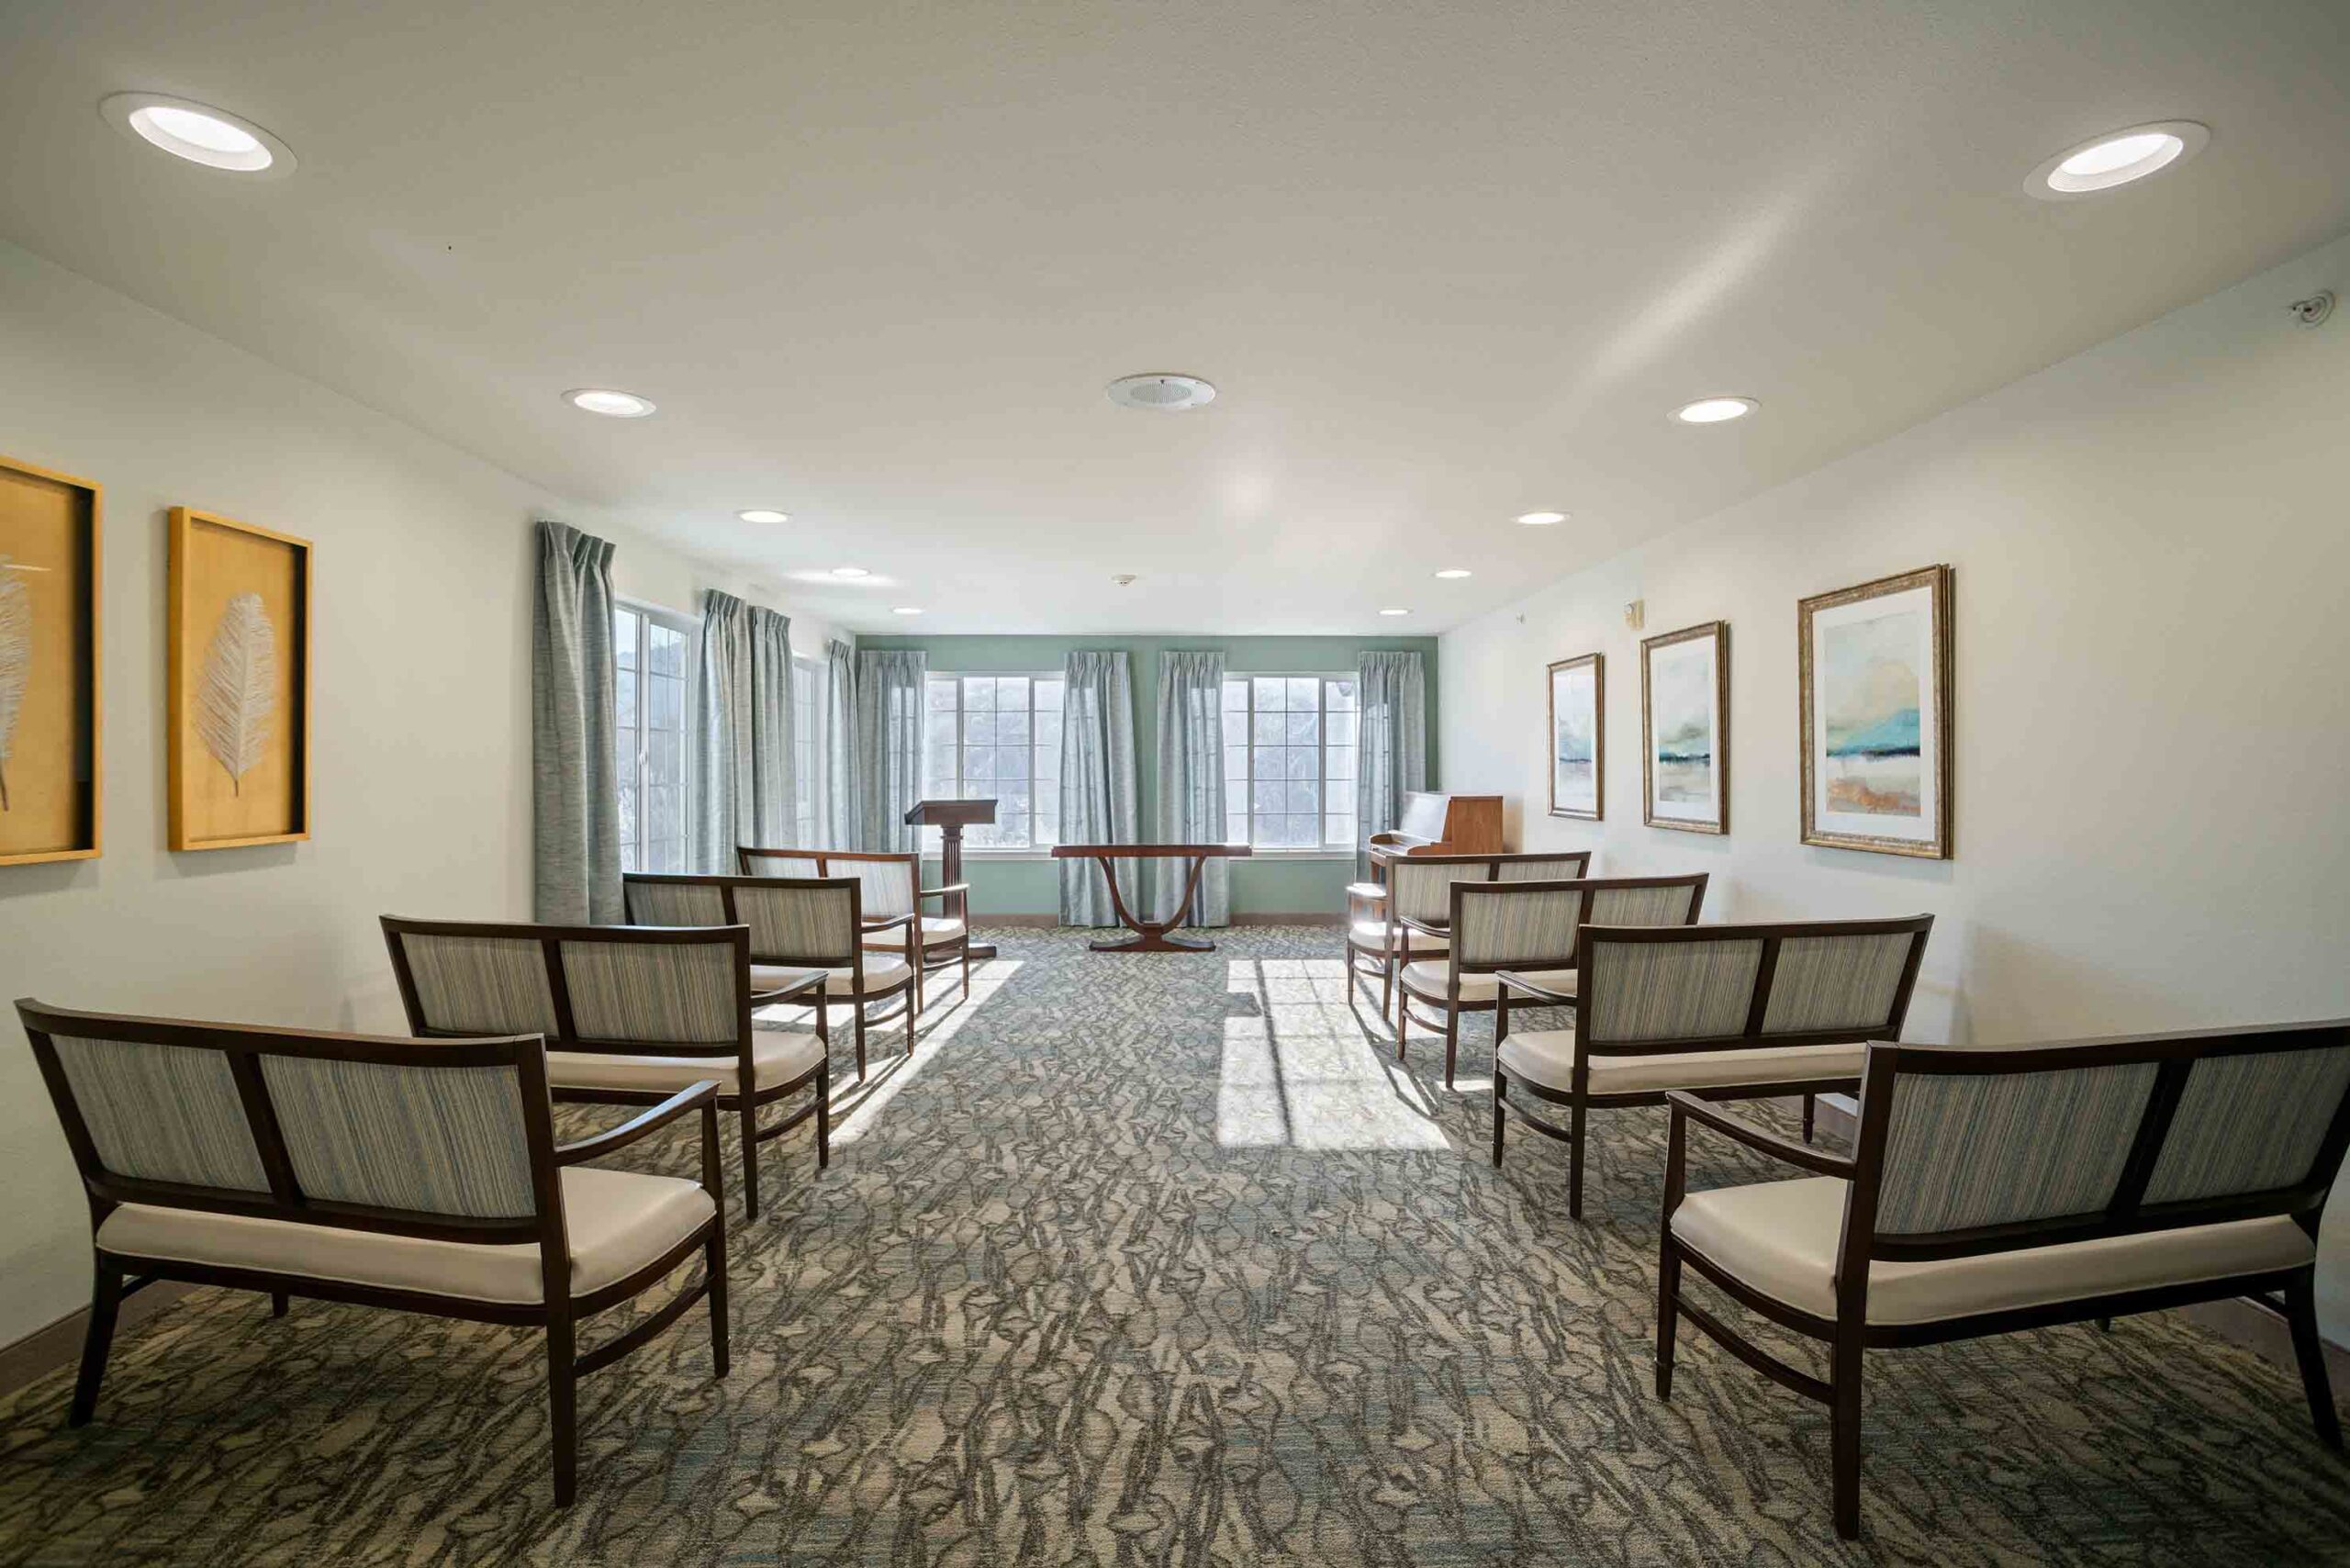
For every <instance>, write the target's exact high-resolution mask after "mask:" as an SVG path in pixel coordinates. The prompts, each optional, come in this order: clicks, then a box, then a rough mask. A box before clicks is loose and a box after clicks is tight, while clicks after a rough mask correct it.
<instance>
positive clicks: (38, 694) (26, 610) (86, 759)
mask: <svg viewBox="0 0 2350 1568" xmlns="http://www.w3.org/2000/svg"><path fill="white" fill-rule="evenodd" d="M101 510H102V506H101V498H100V495H99V491H98V487H97V486H96V485H95V484H93V483H91V482H90V481H89V480H87V479H77V478H74V477H73V476H72V475H70V474H59V473H55V472H53V471H51V470H50V469H47V468H37V467H34V466H33V465H30V464H28V463H16V462H12V461H10V460H9V459H7V458H0V866H26V865H32V864H35V863H38V862H40V861H45V860H87V859H91V858H93V857H95V856H96V855H97V853H98V849H99V831H98V830H99V822H100V818H101V816H102V814H103V813H102V811H101V808H102V806H103V804H104V796H105V770H104V768H103V767H102V766H101V756H102V753H103V750H104V747H103V745H102V744H101V743H102V741H103V738H104V730H105V716H104V711H103V709H102V707H101V706H100V703H99V690H98V688H99V671H100V665H99V658H98V605H99V593H98V578H99V569H100V565H101V561H102V558H103V553H102V552H101V550H100V549H99V537H100V522H101V520H100V512H101Z"/></svg>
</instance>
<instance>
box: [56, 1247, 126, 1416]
mask: <svg viewBox="0 0 2350 1568" xmlns="http://www.w3.org/2000/svg"><path fill="white" fill-rule="evenodd" d="M121 1309H122V1272H121V1271H120V1270H117V1269H113V1268H109V1267H108V1266H107V1265H106V1264H105V1263H104V1262H100V1263H99V1264H98V1265H97V1273H96V1277H95V1279H93V1280H92V1281H91V1282H90V1325H89V1328H88V1330H87V1331H86V1332H84V1335H83V1336H82V1372H81V1375H80V1376H79V1377H77V1378H75V1379H74V1380H73V1407H72V1409H71V1410H69V1411H68V1412H67V1414H66V1417H65V1424H66V1425H67V1426H69V1427H86V1426H88V1425H89V1424H90V1417H93V1416H95V1415H96V1414H97V1411H98V1384H99V1383H101V1382H103V1381H105V1378H106V1353H107V1351H108V1350H111V1349H113V1346H114V1323H115V1318H116V1316H117V1315H118V1314H119V1313H120V1311H121Z"/></svg>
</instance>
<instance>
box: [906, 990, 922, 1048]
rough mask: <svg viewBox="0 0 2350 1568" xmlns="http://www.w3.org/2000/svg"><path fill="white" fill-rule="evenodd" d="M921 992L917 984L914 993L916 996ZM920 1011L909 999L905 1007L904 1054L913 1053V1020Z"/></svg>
mask: <svg viewBox="0 0 2350 1568" xmlns="http://www.w3.org/2000/svg"><path fill="white" fill-rule="evenodd" d="M921 994H922V991H921V988H920V987H919V985H917V987H916V988H915V991H914V995H915V997H917V998H918V997H920V995H921ZM921 1011H922V1009H921V1008H920V1007H918V1006H916V1005H914V1004H913V1002H912V999H910V1000H909V1002H908V1004H907V1007H906V1054H907V1055H908V1056H912V1055H913V1054H914V1021H915V1017H916V1015H917V1014H920V1013H921Z"/></svg>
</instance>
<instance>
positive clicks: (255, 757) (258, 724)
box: [170, 507, 310, 850]
mask: <svg viewBox="0 0 2350 1568" xmlns="http://www.w3.org/2000/svg"><path fill="white" fill-rule="evenodd" d="M171 575H172V588H171V594H172V624H171V693H172V695H171V704H172V706H171V718H170V734H171V747H170V751H171V846H172V847H173V849H177V850H185V849H229V848H234V847H238V846H247V845H256V844H285V843H288V842H291V841H293V840H297V839H303V838H308V836H309V835H310V814H309V813H310V777H309V775H310V754H309V716H310V691H309V684H310V682H309V677H310V660H309V645H310V639H309V626H310V543H309V541H308V540H307V539H297V538H295V537H294V536H293V535H291V534H285V533H276V532H271V531H270V530H268V529H265V528H256V527H254V526H252V524H251V523H243V522H237V521H231V520H230V519H228V518H225V517H215V516H213V515H212V514H210V513H208V512H200V511H196V510H191V509H189V508H186V507H174V508H173V510H172V567H171Z"/></svg>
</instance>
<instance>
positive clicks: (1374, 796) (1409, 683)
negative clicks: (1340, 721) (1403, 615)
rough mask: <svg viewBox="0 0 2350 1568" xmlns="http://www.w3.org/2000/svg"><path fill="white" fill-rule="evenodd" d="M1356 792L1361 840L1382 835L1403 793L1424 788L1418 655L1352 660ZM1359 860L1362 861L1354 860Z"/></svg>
mask: <svg viewBox="0 0 2350 1568" xmlns="http://www.w3.org/2000/svg"><path fill="white" fill-rule="evenodd" d="M1355 700H1356V702H1357V703H1358V704H1359V706H1360V713H1361V718H1360V721H1359V722H1357V724H1356V727H1355V792H1356V801H1357V807H1356V809H1357V810H1358V811H1359V812H1360V813H1361V822H1360V825H1359V826H1358V828H1357V831H1358V832H1359V833H1360V834H1362V835H1363V836H1364V837H1365V838H1366V839H1367V838H1369V837H1370V835H1371V834H1374V833H1386V832H1388V831H1390V830H1391V829H1393V827H1394V825H1395V821H1396V819H1397V818H1398V817H1400V816H1401V815H1402V814H1403V812H1404V791H1405V790H1425V789H1427V787H1428V713H1427V683H1426V679H1425V678H1424V677H1423V676H1422V675H1421V673H1420V655H1417V654H1372V653H1362V654H1358V655H1355ZM1359 858H1361V857H1359Z"/></svg>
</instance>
